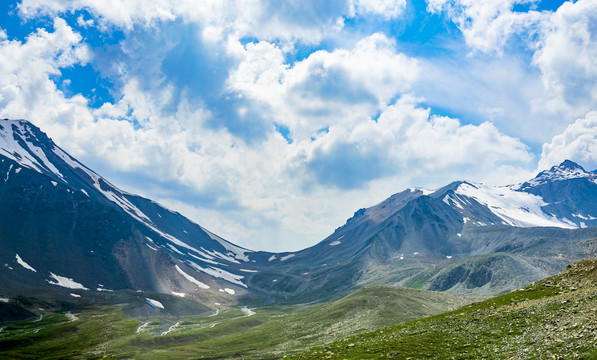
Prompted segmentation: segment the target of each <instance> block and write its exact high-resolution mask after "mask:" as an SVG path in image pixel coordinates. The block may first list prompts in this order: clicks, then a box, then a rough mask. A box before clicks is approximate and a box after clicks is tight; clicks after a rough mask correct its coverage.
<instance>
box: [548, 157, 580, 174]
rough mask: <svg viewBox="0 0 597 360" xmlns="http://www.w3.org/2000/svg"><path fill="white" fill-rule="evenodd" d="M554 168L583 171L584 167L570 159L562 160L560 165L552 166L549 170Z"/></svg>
mask: <svg viewBox="0 0 597 360" xmlns="http://www.w3.org/2000/svg"><path fill="white" fill-rule="evenodd" d="M555 170H582V171H583V172H584V171H585V169H584V168H583V167H582V166H580V165H578V164H577V163H575V162H574V161H571V160H564V161H563V162H562V163H561V164H560V165H557V166H552V168H551V169H550V171H555Z"/></svg>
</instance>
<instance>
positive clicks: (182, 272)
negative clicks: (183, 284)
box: [174, 265, 209, 290]
mask: <svg viewBox="0 0 597 360" xmlns="http://www.w3.org/2000/svg"><path fill="white" fill-rule="evenodd" d="M174 267H175V268H176V271H178V273H179V274H180V275H182V276H184V278H185V279H187V280H189V281H190V282H192V283H193V284H195V285H197V286H199V288H201V289H206V290H207V289H209V285H206V284H204V283H202V282H201V281H199V280H197V279H195V278H194V277H192V276H191V275H189V274H187V273H186V272H184V271H182V269H181V268H180V267H178V265H174Z"/></svg>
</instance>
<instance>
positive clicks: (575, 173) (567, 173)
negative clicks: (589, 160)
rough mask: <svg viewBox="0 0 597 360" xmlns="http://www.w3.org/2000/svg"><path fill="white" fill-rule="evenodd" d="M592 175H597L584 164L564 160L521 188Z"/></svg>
mask: <svg viewBox="0 0 597 360" xmlns="http://www.w3.org/2000/svg"><path fill="white" fill-rule="evenodd" d="M591 177H595V174H592V173H590V172H587V171H586V170H585V169H584V168H583V167H582V166H580V165H578V164H577V163H575V162H574V161H571V160H564V161H563V162H562V163H561V164H560V165H555V166H552V167H551V169H549V170H544V171H542V172H540V173H539V174H538V175H537V176H535V178H534V179H532V180H530V181H527V182H525V183H524V184H522V186H521V188H522V189H525V188H529V187H534V186H539V185H543V184H545V183H548V182H553V181H562V180H570V179H579V178H591Z"/></svg>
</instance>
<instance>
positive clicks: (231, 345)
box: [0, 286, 478, 359]
mask: <svg viewBox="0 0 597 360" xmlns="http://www.w3.org/2000/svg"><path fill="white" fill-rule="evenodd" d="M477 299H478V298H477ZM473 300H475V299H474V298H471V297H462V296H458V295H451V294H444V293H436V292H428V291H421V290H413V289H404V288H393V287H383V286H374V287H369V288H364V289H361V290H358V291H356V292H354V293H352V294H350V295H347V296H345V297H343V298H340V299H338V300H335V301H333V302H329V303H324V304H317V305H307V306H287V307H275V308H259V309H251V311H249V309H239V308H223V309H220V310H218V311H217V313H212V314H211V316H184V317H175V316H171V315H163V314H161V315H160V314H157V315H156V316H149V317H141V318H135V317H129V316H127V315H125V312H124V311H123V310H126V308H127V306H128V305H126V304H122V305H121V306H93V307H86V308H84V309H82V310H81V309H79V310H75V309H73V310H72V314H70V313H64V312H62V313H60V312H49V313H45V314H44V315H43V316H41V317H39V315H38V316H37V318H35V319H34V320H29V321H24V322H13V323H9V324H4V325H2V331H1V332H0V358H2V359H4V358H6V359H27V358H31V359H34V358H47V359H60V358H69V359H77V358H79V359H93V358H97V359H99V358H102V357H104V356H113V357H115V358H118V359H132V358H135V359H188V358H193V359H201V358H236V357H243V358H248V359H275V358H280V357H282V356H284V355H285V354H289V353H294V352H296V351H300V350H304V349H307V348H309V347H312V346H315V345H319V344H325V343H328V342H331V341H335V340H338V339H341V338H343V337H346V336H350V335H354V334H357V333H362V332H366V331H371V330H375V329H379V328H382V327H386V326H389V325H394V324H398V323H400V322H404V321H411V320H414V319H419V318H422V317H425V316H429V315H433V314H438V313H441V312H444V311H449V310H452V309H455V308H458V307H460V306H462V305H464V304H467V303H470V302H471V301H473ZM160 301H163V302H164V303H165V304H166V301H165V300H164V299H161V300H160ZM253 312H254V314H253ZM73 316H74V317H73Z"/></svg>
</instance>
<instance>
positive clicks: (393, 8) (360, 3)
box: [354, 0, 406, 20]
mask: <svg viewBox="0 0 597 360" xmlns="http://www.w3.org/2000/svg"><path fill="white" fill-rule="evenodd" d="M354 7H355V8H356V13H357V14H363V15H366V14H375V15H380V16H382V17H384V18H385V19H386V20H390V19H396V18H398V17H399V16H400V15H401V14H402V13H403V12H404V9H405V8H406V0H356V3H355V4H354Z"/></svg>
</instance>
